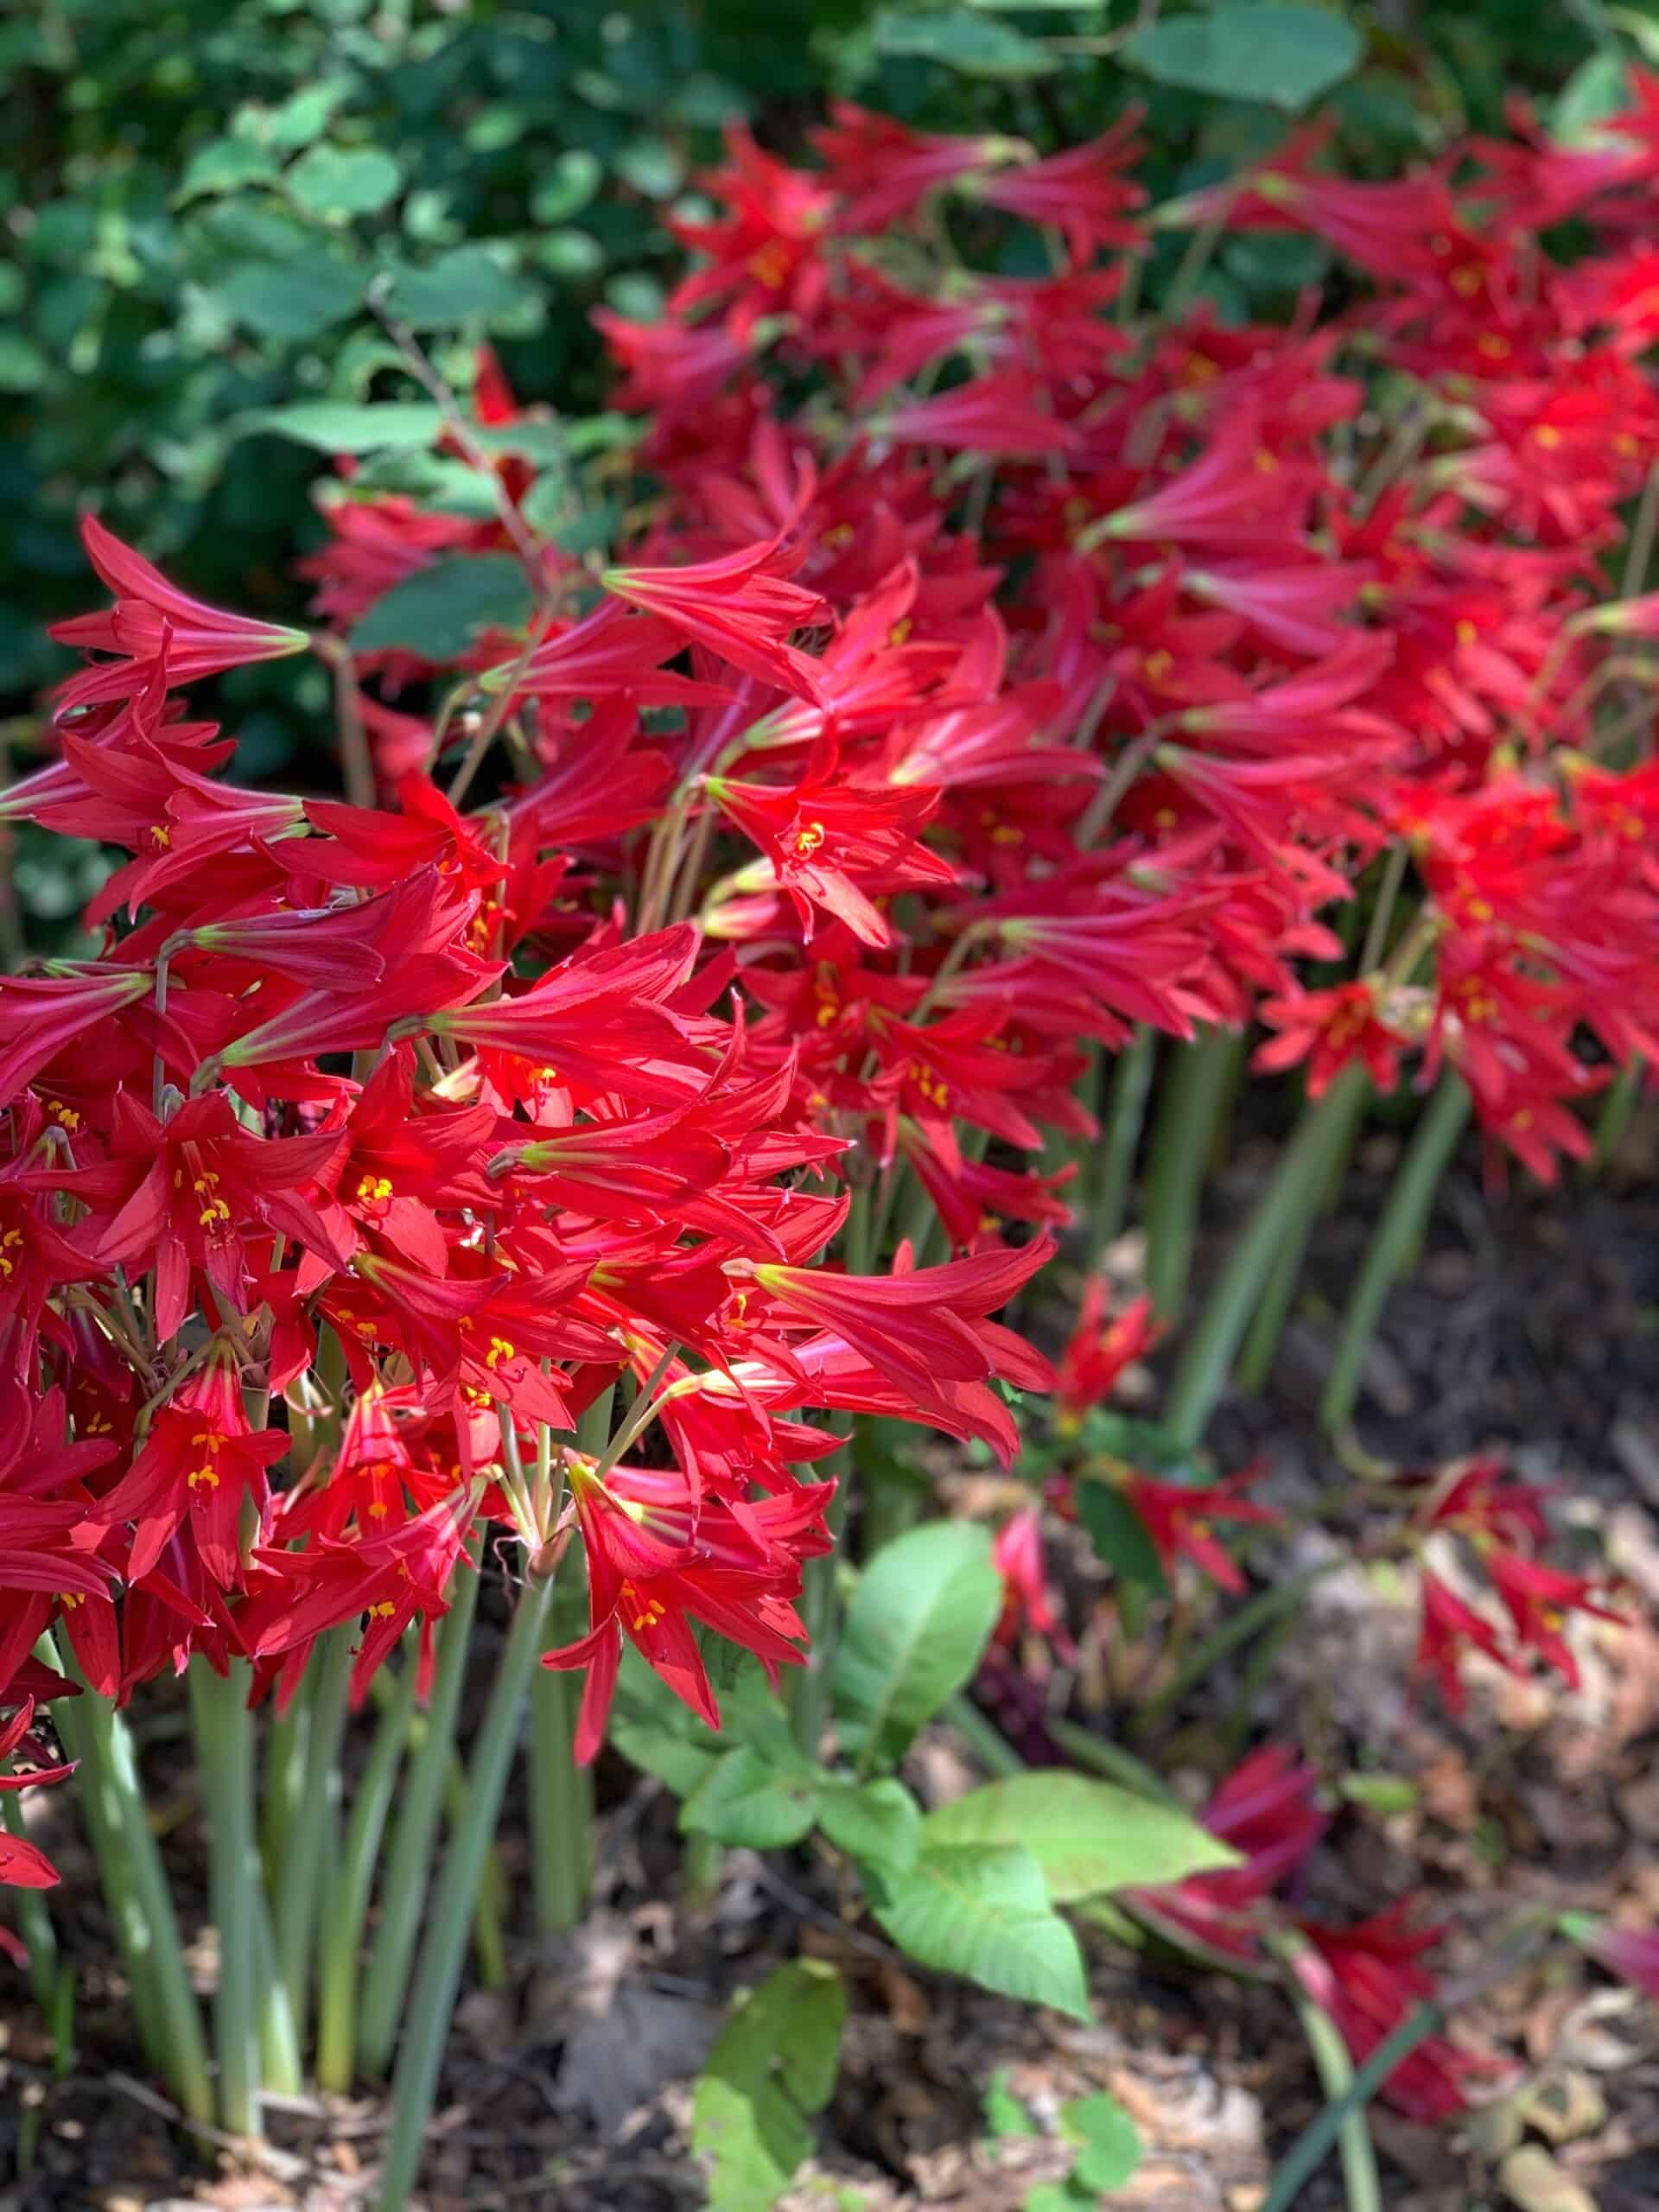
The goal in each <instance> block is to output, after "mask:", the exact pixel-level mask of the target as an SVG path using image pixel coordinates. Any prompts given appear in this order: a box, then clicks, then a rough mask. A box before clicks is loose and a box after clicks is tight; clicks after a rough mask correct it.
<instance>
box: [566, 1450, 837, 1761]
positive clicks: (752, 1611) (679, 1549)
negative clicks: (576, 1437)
mask: <svg viewBox="0 0 1659 2212" xmlns="http://www.w3.org/2000/svg"><path fill="white" fill-rule="evenodd" d="M570 1487H571V1491H572V1494H573V1496H574V1497H575V1509H576V1516H577V1518H578V1520H579V1522H581V1526H582V1535H583V1538H584V1540H585V1543H586V1548H587V1554H588V1611H589V1618H590V1620H591V1621H592V1624H593V1625H592V1627H591V1629H590V1630H589V1631H588V1635H586V1636H585V1637H582V1639H581V1641H580V1642H579V1643H572V1644H569V1645H567V1646H566V1648H565V1649H563V1650H562V1651H550V1652H549V1653H548V1655H547V1656H546V1657H545V1659H544V1660H543V1662H542V1663H543V1665H544V1666H548V1667H562V1668H574V1667H586V1668H587V1669H588V1681H587V1683H586V1685H585V1687H584V1688H583V1691H582V1714H581V1718H580V1719H579V1721H578V1723H577V1727H576V1743H575V1749H576V1757H577V1758H578V1759H579V1760H581V1761H582V1762H583V1763H584V1764H585V1763H586V1762H587V1761H588V1760H590V1759H592V1758H594V1756H595V1755H596V1753H597V1752H598V1751H599V1747H600V1745H601V1743H602V1742H603V1741H604V1737H605V1719H606V1715H607V1713H608V1712H609V1710H610V1705H611V1697H612V1694H613V1691H614V1689H615V1688H616V1674H617V1668H618V1666H619V1664H620V1660H621V1656H622V1639H623V1637H626V1638H627V1639H628V1641H629V1643H632V1645H633V1647H634V1649H635V1650H637V1651H638V1652H639V1655H640V1656H641V1657H642V1658H644V1659H645V1661H646V1662H647V1663H648V1664H649V1665H650V1666H651V1667H652V1669H653V1670H654V1671H655V1672H656V1673H657V1674H658V1675H661V1676H662V1678H663V1680H664V1681H665V1682H666V1683H667V1684H668V1686H669V1688H671V1690H672V1691H673V1692H674V1694H675V1695H676V1696H677V1697H678V1698H680V1699H681V1700H683V1702H684V1703H685V1704H686V1705H688V1706H690V1708H691V1710H692V1712H693V1713H696V1714H697V1715H698V1716H699V1717H700V1718H701V1719H703V1720H706V1721H707V1722H708V1724H709V1726H710V1727H711V1728H718V1727H719V1726H720V1708H719V1706H718V1705H717V1703H716V1702H715V1694H714V1691H713V1690H712V1688H710V1687H709V1676H708V1673H707V1671H706V1669H704V1667H703V1663H702V1655H701V1654H700V1652H699V1651H698V1649H697V1641H696V1635H695V1634H694V1633H693V1630H692V1627H691V1624H692V1622H693V1621H694V1620H695V1621H701V1622H702V1623H703V1624H705V1625H706V1626H707V1627H709V1628H712V1629H714V1630H716V1631H717V1632H718V1633H719V1634H720V1635H721V1636H724V1637H729V1638H730V1640H731V1641H732V1642H733V1643H738V1644H741V1646H742V1647H743V1649H745V1650H746V1651H753V1653H754V1655H755V1656H756V1657H757V1658H758V1659H759V1660H760V1662H761V1664H762V1665H763V1666H764V1667H765V1668H766V1672H767V1674H768V1675H770V1676H771V1678H772V1681H773V1682H774V1683H775V1682H776V1681H777V1679H778V1669H779V1667H780V1666H785V1665H786V1666H799V1665H801V1664H802V1663H803V1662H804V1658H805V1654H804V1651H803V1650H801V1649H800V1648H799V1646H800V1645H801V1643H803V1642H804V1639H805V1635H806V1630H804V1627H803V1626H802V1624H801V1620H800V1617H799V1615H798V1613H797V1612H796V1611H795V1606H794V1600H795V1599H796V1598H797V1597H798V1596H799V1594H800V1588H801V1561H802V1560H803V1559H806V1558H810V1557H811V1556H812V1555H813V1554H816V1553H819V1552H824V1551H828V1550H829V1536H828V1535H827V1534H826V1533H825V1531H824V1527H823V1509H824V1506H825V1505H826V1504H827V1503H828V1502H829V1497H831V1495H832V1494H833V1492H834V1490H835V1484H833V1483H817V1484H797V1485H795V1486H793V1487H791V1489H789V1490H788V1491H784V1492H782V1493H781V1494H779V1495H778V1496H775V1497H762V1498H758V1499H753V1500H749V1501H747V1502H745V1503H741V1504H728V1503H725V1502H724V1501H723V1500H721V1499H719V1498H715V1497H707V1496H704V1497H699V1495H698V1494H697V1492H696V1489H695V1488H694V1486H693V1485H692V1484H690V1482H689V1481H688V1479H687V1478H686V1477H685V1476H684V1475H683V1473H682V1472H681V1471H679V1470H678V1469H677V1468H670V1469H668V1470H666V1471H659V1470H657V1469H653V1468H645V1467H621V1466H618V1467H613V1468H611V1469H610V1470H609V1471H608V1472H607V1473H606V1474H605V1475H604V1476H603V1477H601V1476H600V1475H598V1474H597V1473H595V1472H594V1471H593V1470H592V1469H591V1468H590V1467H588V1465H586V1464H585V1463H583V1462H582V1461H580V1460H573V1461H572V1462H571V1465H570Z"/></svg>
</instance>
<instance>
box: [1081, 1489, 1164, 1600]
mask: <svg viewBox="0 0 1659 2212" xmlns="http://www.w3.org/2000/svg"><path fill="white" fill-rule="evenodd" d="M1074 1495H1075V1497H1076V1501H1077V1518H1078V1520H1079V1521H1081V1522H1082V1523H1083V1525H1084V1528H1085V1529H1087V1530H1088V1531H1089V1536H1090V1541H1091V1542H1092V1543H1093V1545H1094V1548H1095V1554H1096V1557H1097V1558H1099V1559H1103V1560H1105V1562H1106V1564H1107V1565H1108V1567H1115V1568H1116V1571H1117V1573H1119V1574H1122V1575H1125V1576H1127V1577H1128V1580H1130V1581H1131V1582H1138V1583H1140V1584H1141V1586H1143V1588H1145V1589H1147V1590H1150V1591H1151V1592H1153V1594H1154V1596H1155V1597H1159V1598H1167V1597H1168V1595H1169V1578H1168V1576H1167V1575H1166V1573H1164V1563H1163V1561H1162V1560H1160V1558H1159V1556H1158V1547H1157V1546H1156V1544H1154V1542H1153V1541H1152V1537H1151V1535H1149V1534H1148V1532H1147V1524H1146V1522H1144V1521H1143V1520H1142V1519H1141V1516H1140V1515H1139V1514H1138V1513H1137V1512H1136V1511H1135V1508H1134V1506H1132V1505H1131V1504H1130V1503H1129V1501H1128V1498H1127V1497H1125V1496H1124V1495H1123V1492H1122V1491H1121V1490H1120V1489H1119V1488H1118V1487H1117V1484H1116V1483H1105V1482H1097V1481H1095V1480H1092V1479H1085V1480H1084V1481H1082V1482H1080V1483H1078V1484H1077V1487H1076V1491H1075V1493H1074Z"/></svg>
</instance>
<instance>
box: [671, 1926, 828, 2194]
mask: <svg viewBox="0 0 1659 2212" xmlns="http://www.w3.org/2000/svg"><path fill="white" fill-rule="evenodd" d="M846 2017H847V1999H846V1993H845V1992H844V1991H843V1990H842V1986H841V1981H840V1979H839V1977H838V1976H837V1975H836V1972H835V1970H834V1968H833V1967H827V1966H824V1965H822V1964H821V1963H820V1962H819V1961H817V1960H807V1959H802V1960H798V1961H795V1962H794V1963H792V1964H791V1965H789V1966H785V1967H779V1969H778V1971H777V1972H776V1973H775V1974H772V1975H771V1976H770V1977H769V1979H768V1980H766V1981H764V1982H762V1983H761V1985H760V1988H759V1989H757V1990H755V1991H754V1992H753V1994H752V1995H751V1996H749V1997H747V1999H744V2001H743V2002H742V2003H741V2005H739V2007H738V2009H737V2011H736V2012H734V2014H733V2016H732V2018H731V2020H730V2021H729V2023H728V2025H727V2027H726V2030H725V2031H724V2033H723V2034H722V2035H721V2038H720V2041H719V2042H718V2043H717V2044H715V2048H714V2050H713V2051H712V2052H711V2053H710V2054H709V2063H708V2065H707V2067H706V2068H705V2069H704V2070H703V2074H702V2079H701V2080H700V2081H699V2082H698V2083H697V2086H696V2092H695V2093H694V2094H693V2097H692V2102H691V2145H692V2149H693V2150H694V2151H695V2152H696V2154H697V2156H698V2157H699V2158H704V2159H707V2160H708V2161H709V2168H710V2171H709V2206H710V2208H711V2212H769V2209H770V2207H771V2206H772V2205H773V2204H775V2203H776V2202H777V2200H778V2199H779V2196H782V2194H783V2192H784V2190H785V2189H786V2188H787V2187H788V2185H789V2183H790V2182H791V2179H792V2178H793V2177H794V2175H795V2172H796V2170H797V2169H798V2167H799V2165H800V2164H801V2163H802V2161H803V2160H804V2158H807V2157H808V2156H809V2155H810V2152H811V2149H812V2131H811V2129H810V2127H809V2126H807V2124H806V2123H807V2120H808V2119H809V2118H810V2115H811V2114H812V2113H817V2112H821V2111H822V2110H823V2107H824V2106H825V2105H826V2104H828V2102H829V2099H830V2096H831V2095H832V2094H833V2093H834V2090H835V2085H836V2067H837V2064H838V2063H839V2059H840V2053H841V2031H842V2023H843V2022H844V2020H845V2018H846Z"/></svg>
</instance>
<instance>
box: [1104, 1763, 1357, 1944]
mask: <svg viewBox="0 0 1659 2212" xmlns="http://www.w3.org/2000/svg"><path fill="white" fill-rule="evenodd" d="M1318 1788H1319V1777H1318V1775H1317V1774H1316V1773H1315V1772H1314V1770H1313V1768H1312V1767H1310V1766H1308V1765H1307V1764H1306V1763H1305V1762H1304V1761H1303V1760H1301V1759H1300V1758H1298V1756H1297V1754H1296V1753H1295V1752H1294V1751H1293V1750H1292V1749H1291V1748H1290V1746H1289V1745H1287V1744H1263V1745H1262V1747H1261V1748H1260V1750H1259V1751H1252V1752H1251V1753H1250V1755H1249V1758H1247V1759H1245V1760H1244V1761H1243V1763H1242V1764H1240V1765H1239V1766H1236V1767H1235V1768H1234V1770H1233V1771H1232V1772H1231V1773H1230V1775H1228V1776H1227V1777H1225V1778H1224V1780H1223V1781H1221V1782H1220V1783H1217V1786H1216V1788H1215V1789H1214V1791H1213V1792H1212V1793H1211V1796H1210V1798H1209V1799H1208V1801H1207V1802H1205V1805H1204V1807H1203V1808H1202V1809H1201V1810H1200V1812H1199V1814H1198V1819H1199V1821H1200V1822H1201V1823H1202V1825H1203V1826H1204V1827H1206V1828H1208V1829H1209V1831H1210V1833H1211V1835H1213V1836H1216V1837H1217V1838H1218V1839H1219V1840H1221V1841H1222V1842H1223V1843H1225V1844H1228V1845H1230V1847H1232V1848H1233V1849H1234V1850H1235V1851H1236V1852H1237V1853H1239V1854H1240V1855H1241V1858H1242V1859H1243V1865H1242V1866H1232V1867H1224V1868H1221V1869H1219V1870H1218V1871H1217V1872H1214V1873H1209V1874H1190V1875H1188V1876H1187V1878H1185V1881H1181V1882H1174V1883H1171V1884H1170V1885H1168V1886H1166V1887H1165V1888H1160V1889H1146V1890H1135V1891H1131V1892H1130V1893H1129V1900H1128V1901H1129V1903H1130V1904H1131V1905H1132V1906H1133V1908H1134V1910H1135V1912H1136V1914H1137V1915H1139V1916H1141V1918H1143V1919H1145V1920H1147V1921H1149V1922H1150V1923H1152V1925H1153V1926H1154V1927H1155V1928H1157V1929H1160V1930H1161V1931H1163V1932H1166V1933H1167V1934H1168V1935H1170V1936H1172V1937H1173V1940H1174V1941H1175V1942H1178V1943H1183V1944H1185V1945H1187V1946H1188V1947H1190V1948H1191V1947H1196V1948H1198V1949H1199V1950H1200V1951H1202V1952H1211V1953H1216V1954H1218V1955H1220V1956H1221V1957H1222V1958H1224V1959H1225V1960H1227V1961H1233V1962H1236V1963H1238V1964H1241V1965H1249V1966H1261V1965H1263V1964H1265V1963H1266V1954H1265V1952H1264V1949H1263V1946H1262V1936H1263V1933H1264V1932H1265V1930H1266V1929H1268V1928H1270V1927H1271V1926H1272V1925H1273V1923H1274V1915H1273V1913H1272V1911H1271V1910H1270V1909H1269V1910H1263V1906H1264V1901H1265V1900H1266V1899H1268V1897H1271V1895H1272V1893H1273V1891H1274V1890H1276V1889H1278V1888H1280V1887H1281V1885H1282V1884H1284V1883H1286V1882H1287V1881H1288V1880H1289V1879H1290V1878H1291V1877H1292V1875H1293V1874H1294V1873H1295V1872H1296V1871H1297V1869H1298V1868H1299V1867H1300V1866H1301V1864H1302V1862H1303V1860H1304V1859H1306V1857H1307V1855H1308V1853H1310V1852H1311V1851H1312V1850H1313V1847H1314V1845H1315V1844H1316V1843H1318V1841H1319V1838H1320V1837H1321V1836H1322V1835H1323V1834H1325V1830H1326V1828H1327V1827H1330V1825H1331V1821H1330V1815H1328V1814H1326V1813H1324V1812H1321V1811H1320V1810H1319V1806H1318V1804H1317V1803H1316V1802H1315V1798H1316V1793H1317V1791H1318Z"/></svg>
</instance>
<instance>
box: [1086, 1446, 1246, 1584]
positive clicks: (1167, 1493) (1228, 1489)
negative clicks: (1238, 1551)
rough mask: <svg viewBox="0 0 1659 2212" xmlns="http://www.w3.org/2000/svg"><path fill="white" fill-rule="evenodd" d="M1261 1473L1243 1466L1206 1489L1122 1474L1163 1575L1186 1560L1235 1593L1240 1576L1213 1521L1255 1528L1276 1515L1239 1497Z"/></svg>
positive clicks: (1124, 1490)
mask: <svg viewBox="0 0 1659 2212" xmlns="http://www.w3.org/2000/svg"><path fill="white" fill-rule="evenodd" d="M1261 1473H1262V1468H1261V1467H1260V1466H1251V1467H1243V1468H1241V1469H1240V1471H1239V1472H1238V1473H1237V1474H1236V1475H1229V1476H1227V1477H1225V1478H1224V1480H1222V1481H1221V1482H1218V1483H1212V1484H1211V1485H1210V1486H1209V1488H1208V1489H1199V1488H1198V1487H1196V1486H1194V1485H1192V1484H1186V1483H1165V1482H1158V1481H1156V1480H1154V1478H1153V1477H1152V1476H1150V1475H1143V1474H1140V1473H1132V1474H1128V1475H1126V1476H1125V1477H1124V1478H1123V1495H1124V1497H1127V1498H1128V1502H1129V1503H1130V1504H1131V1505H1132V1506H1133V1507H1134V1508H1135V1512H1136V1514H1137V1515H1138V1516H1140V1519H1141V1522H1142V1523H1143V1524H1144V1526H1145V1528H1146V1531H1147V1535H1149V1536H1150V1537H1151V1539H1152V1541H1153V1544H1154V1548H1155V1549H1156V1551H1157V1554H1158V1557H1159V1559H1160V1561H1161V1562H1162V1565H1163V1568H1164V1572H1165V1573H1166V1574H1167V1573H1171V1572H1172V1571H1173V1568H1174V1566H1175V1563H1176V1561H1177V1560H1182V1559H1189V1560H1192V1564H1193V1566H1194V1567H1197V1568H1198V1570H1199V1572H1200V1573H1204V1574H1207V1575H1208V1576H1209V1577H1210V1579H1211V1581H1212V1582H1216V1583H1218V1584H1219V1585H1220V1586H1221V1587H1222V1589H1224V1590H1231V1591H1239V1590H1242V1589H1243V1587H1244V1578H1243V1575H1242V1574H1241V1573H1239V1571H1238V1568H1237V1567H1236V1564H1235V1563H1234V1560H1233V1557H1232V1554H1230V1552H1229V1551H1228V1550H1227V1549H1226V1548H1225V1547H1224V1545H1223V1544H1221V1543H1220V1542H1219V1541H1217V1536H1216V1523H1217V1522H1218V1521H1230V1522H1235V1523H1242V1524H1248V1525H1250V1526H1253V1527H1258V1528H1259V1527H1266V1526H1269V1525H1270V1524H1271V1523H1272V1522H1275V1521H1276V1520H1277V1519H1278V1518H1279V1516H1278V1515H1277V1514H1276V1513H1275V1512H1274V1510H1273V1509H1272V1508H1271V1507H1270V1506H1266V1505H1255V1504H1253V1503H1251V1502H1250V1500H1249V1499H1248V1498H1244V1497H1239V1495H1238V1492H1239V1491H1241V1490H1243V1488H1244V1486H1245V1484H1247V1483H1253V1482H1254V1481H1255V1479H1256V1478H1257V1476H1258V1475H1260V1474H1261Z"/></svg>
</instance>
